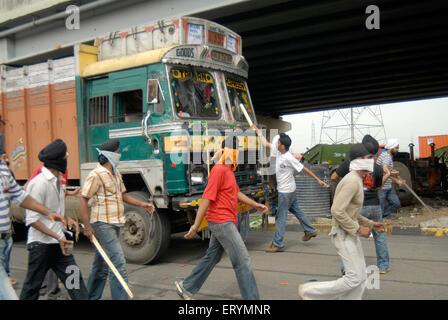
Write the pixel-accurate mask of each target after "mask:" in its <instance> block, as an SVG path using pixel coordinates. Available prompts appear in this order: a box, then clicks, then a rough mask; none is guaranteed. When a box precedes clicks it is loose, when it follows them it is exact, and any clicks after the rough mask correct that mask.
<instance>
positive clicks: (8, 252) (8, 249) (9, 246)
mask: <svg viewBox="0 0 448 320" xmlns="http://www.w3.org/2000/svg"><path fill="white" fill-rule="evenodd" d="M6 242H7V246H6V249H5V255H6V260H5V271H6V274H7V275H8V277H9V276H10V275H11V272H10V270H9V261H10V260H11V251H12V243H13V242H12V236H11V237H9V239H8V240H6Z"/></svg>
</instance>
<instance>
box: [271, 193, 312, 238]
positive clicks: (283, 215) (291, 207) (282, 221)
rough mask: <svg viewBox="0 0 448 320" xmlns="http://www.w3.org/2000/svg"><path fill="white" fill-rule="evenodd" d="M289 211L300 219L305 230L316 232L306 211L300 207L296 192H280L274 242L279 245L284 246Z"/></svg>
mask: <svg viewBox="0 0 448 320" xmlns="http://www.w3.org/2000/svg"><path fill="white" fill-rule="evenodd" d="M288 211H291V212H292V213H293V214H294V215H295V216H296V218H297V219H299V222H300V224H301V225H302V227H303V229H304V230H305V232H310V233H314V232H316V228H314V227H313V225H312V224H311V222H310V220H308V217H307V216H306V214H305V212H303V211H302V209H300V207H299V203H298V201H297V197H296V193H295V192H290V193H282V192H279V193H278V209H277V215H276V216H275V228H276V230H275V234H274V239H273V240H272V242H273V243H274V244H275V245H276V246H277V247H283V246H284V245H283V237H284V235H285V230H286V220H287V218H288Z"/></svg>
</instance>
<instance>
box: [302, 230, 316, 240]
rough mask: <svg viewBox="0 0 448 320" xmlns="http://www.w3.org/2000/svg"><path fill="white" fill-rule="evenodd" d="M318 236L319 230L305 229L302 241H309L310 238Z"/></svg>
mask: <svg viewBox="0 0 448 320" xmlns="http://www.w3.org/2000/svg"><path fill="white" fill-rule="evenodd" d="M316 236H317V232H312V233H311V232H306V231H305V235H304V236H303V238H302V241H308V240H310V239H311V238H314V237H316Z"/></svg>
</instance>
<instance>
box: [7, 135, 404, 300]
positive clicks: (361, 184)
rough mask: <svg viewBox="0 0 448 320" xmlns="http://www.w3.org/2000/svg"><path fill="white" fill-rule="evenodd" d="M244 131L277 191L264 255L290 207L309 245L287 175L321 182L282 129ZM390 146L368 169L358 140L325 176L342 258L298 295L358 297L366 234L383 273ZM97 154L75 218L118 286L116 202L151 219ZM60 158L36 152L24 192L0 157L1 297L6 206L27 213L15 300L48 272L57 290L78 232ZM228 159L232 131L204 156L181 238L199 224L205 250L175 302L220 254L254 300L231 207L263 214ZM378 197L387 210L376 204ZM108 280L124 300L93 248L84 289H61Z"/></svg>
mask: <svg viewBox="0 0 448 320" xmlns="http://www.w3.org/2000/svg"><path fill="white" fill-rule="evenodd" d="M252 129H254V130H255V131H256V132H257V134H258V135H259V136H260V138H261V141H262V143H263V144H264V145H265V146H267V147H269V148H270V149H271V153H270V154H271V160H272V162H271V163H272V165H273V166H274V167H275V176H274V178H275V182H276V183H275V188H276V191H277V192H278V204H277V210H276V215H275V217H276V218H275V224H276V231H275V234H274V237H273V239H272V242H271V244H270V246H269V248H267V249H266V252H268V253H276V252H281V251H283V249H284V246H285V245H284V243H283V238H284V234H285V229H286V228H285V227H286V220H287V214H288V212H289V211H290V212H291V213H293V214H294V216H296V217H297V219H298V220H299V222H300V223H301V225H302V226H303V229H304V232H305V234H304V236H303V238H302V240H303V241H309V240H310V239H312V238H313V237H315V236H316V235H317V231H316V229H315V228H314V227H313V225H312V224H311V222H310V220H309V219H308V217H307V216H306V214H305V213H304V212H303V211H302V210H301V209H300V206H299V203H298V202H297V198H296V196H295V190H296V182H295V179H294V176H295V174H296V173H297V172H302V171H303V172H305V173H307V174H309V175H310V176H311V177H312V178H314V179H315V180H316V182H317V183H318V184H319V185H320V186H322V187H323V188H326V187H329V186H328V185H327V183H326V182H324V181H322V180H321V179H320V178H319V177H317V176H316V175H315V174H314V173H313V172H312V171H311V170H309V169H308V168H306V167H305V166H304V165H303V164H302V163H300V162H299V161H298V160H297V159H296V158H295V157H294V156H293V155H292V154H291V152H290V151H289V149H290V146H291V143H292V142H291V139H290V137H289V136H288V135H286V134H284V133H282V134H280V135H277V136H275V137H274V138H273V140H272V142H268V141H267V140H266V139H265V138H264V137H263V136H262V135H261V134H260V130H259V129H258V128H257V127H256V126H252ZM398 147H399V146H398V141H396V140H394V139H392V140H390V141H389V142H388V144H387V146H386V149H387V150H386V151H385V152H382V153H381V155H380V156H379V158H378V160H377V163H376V164H375V161H374V158H375V157H377V153H378V150H379V145H378V142H377V141H376V140H375V139H374V138H372V137H371V136H366V137H364V139H363V141H362V143H361V144H356V145H354V146H353V147H352V149H351V150H350V157H349V159H347V160H346V162H344V163H343V164H342V165H341V166H340V167H339V168H338V170H337V171H336V172H335V173H334V174H333V175H332V177H331V179H332V180H333V181H337V182H339V183H338V185H337V188H336V191H335V195H334V200H333V205H332V208H331V214H332V225H333V227H332V229H331V232H330V238H331V241H332V242H333V244H334V246H335V248H336V251H337V253H338V254H339V256H340V257H341V271H342V277H341V278H340V279H337V280H335V281H326V282H310V283H305V284H302V285H300V286H299V296H300V297H301V298H302V299H361V298H362V295H363V292H364V289H365V286H366V265H365V259H364V254H363V250H362V246H361V242H360V239H359V237H360V236H362V237H369V236H370V234H371V232H372V233H373V237H374V240H375V246H376V250H377V257H378V268H379V269H380V272H381V273H387V272H388V271H389V268H390V265H389V254H388V250H387V244H386V238H385V233H384V231H385V225H384V224H383V222H382V218H383V217H384V216H387V215H388V214H390V213H391V212H393V211H394V210H396V209H397V208H398V207H399V200H398V201H397V195H396V193H395V191H394V188H393V186H392V181H395V182H397V183H402V181H401V180H400V179H399V176H398V174H397V172H395V171H393V161H392V159H393V155H394V154H395V153H396V152H397V151H398ZM97 151H98V154H99V156H98V165H97V167H96V168H95V169H94V170H92V171H91V172H90V174H89V175H88V176H87V178H86V180H85V181H84V184H83V186H82V188H81V190H80V194H79V197H80V218H81V222H82V225H83V228H84V235H85V236H86V237H87V238H89V239H90V240H91V241H92V238H93V237H95V238H96V239H98V242H99V243H100V244H101V246H102V248H103V249H104V251H105V253H106V254H107V255H108V256H109V257H110V259H111V262H112V263H113V265H114V266H115V267H116V269H117V270H118V272H119V273H120V275H121V277H122V278H123V279H124V281H125V282H127V281H128V277H127V273H126V260H125V257H124V253H123V249H122V247H121V244H120V240H119V233H120V228H121V227H122V226H123V225H124V223H125V219H126V217H125V212H124V202H126V203H128V204H131V205H134V206H139V207H141V208H143V209H144V210H146V211H147V212H148V214H153V213H154V212H155V207H154V205H153V204H152V203H149V202H144V201H141V200H138V199H136V198H134V197H132V196H131V195H130V194H129V193H127V191H126V187H125V185H124V183H123V180H122V176H121V174H120V172H119V170H118V169H117V166H118V164H119V162H120V157H121V153H120V143H119V140H118V139H112V140H108V141H105V142H104V143H103V144H102V145H101V146H100V147H99V148H98V149H97ZM0 152H3V153H4V151H1V150H0ZM68 156H69V153H68V152H67V146H66V144H65V143H64V141H62V140H60V139H57V140H55V141H53V142H52V143H50V144H49V145H48V146H46V147H45V148H43V149H42V150H41V152H40V153H39V160H40V161H41V162H42V163H43V166H42V167H41V168H39V169H38V170H37V171H36V172H35V174H34V175H33V177H32V179H30V180H29V181H28V183H27V185H26V190H24V189H23V188H21V187H20V186H19V185H18V184H17V183H16V181H15V179H14V177H13V174H12V172H11V171H10V170H9V169H8V164H7V161H6V160H4V159H3V158H2V159H3V160H2V161H1V162H0V183H1V186H0V189H1V195H0V300H14V299H18V297H17V294H16V292H15V290H14V288H13V286H12V281H11V280H10V278H9V275H8V273H7V269H6V262H7V261H8V259H9V254H10V247H11V218H10V210H9V207H10V202H11V201H12V202H13V203H15V204H16V205H19V206H21V207H23V208H25V209H26V215H25V217H26V218H25V224H26V226H28V227H29V229H28V237H27V249H28V252H29V257H28V268H27V274H26V278H25V281H24V284H23V288H22V291H21V293H20V299H23V300H29V299H38V298H39V291H40V290H41V288H42V284H43V283H44V281H45V279H46V277H48V276H49V275H50V274H51V273H50V272H52V273H53V277H54V279H55V281H56V285H57V281H58V279H59V280H61V281H62V283H63V284H64V285H65V284H66V282H67V281H66V280H67V277H68V274H67V273H66V270H67V267H69V266H76V261H75V259H74V257H73V255H72V248H73V241H74V239H76V238H77V237H78V234H79V233H80V228H79V224H78V223H77V222H75V221H73V220H72V219H70V218H69V217H67V216H66V215H65V197H66V195H67V191H66V188H65V184H64V180H65V183H66V178H65V179H64V178H63V177H64V175H65V177H66V174H67V159H68ZM237 159H238V138H237V137H236V136H232V135H231V136H228V137H227V138H226V140H225V141H224V142H223V144H222V150H221V151H220V152H218V153H217V154H216V155H215V159H213V160H215V162H216V164H215V165H214V166H213V168H212V170H211V172H210V176H209V179H208V183H207V187H206V189H205V191H204V193H203V195H202V198H203V201H202V202H201V204H200V206H199V209H198V211H197V214H196V218H195V221H194V223H193V225H192V226H191V228H190V230H189V231H188V233H187V234H186V235H185V238H186V239H192V238H194V237H195V236H196V233H197V232H198V228H199V226H200V224H201V222H202V220H203V219H204V217H205V218H206V220H207V223H208V227H209V229H210V230H211V238H210V241H209V247H208V249H207V251H206V253H205V255H204V257H203V258H202V259H201V260H200V261H199V263H198V264H197V265H196V267H195V268H194V269H193V271H192V272H191V274H190V275H189V276H187V277H186V278H185V279H183V280H180V281H176V282H175V288H176V290H177V292H178V294H179V296H180V297H182V298H183V299H192V298H193V296H194V295H195V294H196V293H197V292H198V291H199V290H200V289H201V287H202V285H203V284H204V282H205V281H206V280H207V278H208V276H209V275H210V273H211V272H212V271H213V269H214V267H215V266H216V264H217V263H218V262H219V261H220V259H221V257H222V255H223V253H224V252H226V253H227V255H228V257H229V259H230V260H231V262H232V266H233V269H234V271H235V275H236V278H237V282H238V285H239V289H240V292H241V296H242V298H243V299H248V300H258V299H260V293H259V291H258V287H257V283H256V278H255V275H254V273H253V272H252V269H251V265H250V254H249V252H248V250H247V248H246V246H245V244H244V241H243V240H242V238H241V235H240V233H239V232H238V229H237V210H238V209H237V208H238V202H243V203H245V204H247V205H249V206H251V207H253V208H255V209H256V210H258V211H260V212H262V213H263V214H266V213H267V212H268V208H267V207H266V206H265V205H264V204H260V203H257V202H255V201H254V200H252V199H250V198H248V197H247V196H245V195H244V194H243V193H242V192H241V191H240V189H239V187H238V184H237V182H236V179H235V175H234V171H235V170H236V166H237ZM391 179H392V181H391ZM386 200H387V202H388V203H390V205H389V206H386V205H385V203H386ZM89 202H90V203H89ZM69 230H71V232H70V231H69ZM8 250H9V251H8ZM108 278H109V281H110V290H111V297H112V299H114V300H125V299H127V298H128V293H127V292H126V290H125V288H123V286H122V283H120V281H119V279H118V278H117V277H116V276H115V274H113V273H111V272H110V270H109V267H108V265H107V264H106V262H105V261H104V259H103V257H102V256H101V255H100V254H99V252H98V251H96V253H95V257H94V260H93V264H92V268H91V272H90V275H89V276H88V278H87V282H86V283H84V279H83V276H82V274H81V273H79V285H77V286H66V289H67V291H68V294H69V295H70V298H71V299H79V300H86V299H89V300H97V299H101V297H102V294H103V291H104V287H105V285H106V283H107V280H108Z"/></svg>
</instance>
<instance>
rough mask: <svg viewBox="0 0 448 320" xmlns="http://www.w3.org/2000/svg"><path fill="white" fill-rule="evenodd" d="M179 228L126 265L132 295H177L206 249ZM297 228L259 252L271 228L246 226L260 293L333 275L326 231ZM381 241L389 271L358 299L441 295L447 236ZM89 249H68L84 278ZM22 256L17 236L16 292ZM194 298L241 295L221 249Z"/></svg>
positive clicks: (371, 252) (368, 252)
mask: <svg viewBox="0 0 448 320" xmlns="http://www.w3.org/2000/svg"><path fill="white" fill-rule="evenodd" d="M182 235H183V234H175V235H173V236H172V242H171V246H170V249H169V251H168V253H167V254H166V255H165V256H164V257H162V259H161V260H159V262H158V263H157V264H154V265H135V264H128V265H127V271H128V275H129V281H130V287H131V290H132V291H133V293H134V295H135V299H138V300H148V299H150V300H153V299H155V300H179V297H178V296H177V294H176V291H175V287H174V285H173V282H174V281H175V280H176V279H177V278H180V277H186V276H187V275H188V274H189V273H190V272H191V271H192V269H193V268H194V266H195V265H196V264H197V262H198V261H199V259H200V258H201V257H202V256H203V255H204V253H205V250H206V249H207V242H204V241H202V240H199V239H198V240H185V239H183V237H182ZM302 235H303V233H302V232H298V231H287V233H286V236H285V240H286V249H285V252H281V253H266V252H265V249H266V248H267V247H268V246H269V244H270V242H271V239H272V236H273V231H257V232H253V231H251V232H250V234H249V237H248V239H247V242H246V245H247V247H248V249H249V252H250V255H251V259H252V268H253V271H254V273H255V277H256V280H257V284H258V288H259V291H260V296H261V299H266V300H296V299H299V297H298V295H297V286H298V284H300V283H303V282H306V281H308V280H318V281H326V280H334V279H336V278H338V277H340V271H339V258H338V256H337V254H336V251H335V248H334V247H333V245H332V244H331V242H330V239H329V237H328V235H326V234H319V235H318V236H317V237H316V238H313V239H312V240H310V241H309V242H302V241H301V237H302ZM362 241H363V247H364V253H365V256H366V262H367V265H375V263H376V255H375V248H374V244H373V240H372V239H363V240H362ZM387 241H388V246H389V253H390V256H391V271H390V272H389V273H388V274H386V275H381V276H380V282H379V285H380V288H379V289H368V290H366V291H365V293H364V299H366V300H373V299H384V300H397V299H405V300H408V299H409V300H413V299H419V300H420V299H423V300H426V299H431V300H432V299H435V300H442V299H448V250H447V249H448V237H443V238H435V237H429V236H409V235H406V236H398V235H390V236H388V238H387ZM93 253H94V249H93V246H92V245H91V244H90V243H89V242H88V240H87V239H85V238H84V237H82V238H81V240H80V242H79V243H78V244H77V245H76V246H75V250H74V255H75V259H76V261H77V263H78V265H79V266H80V268H81V272H82V274H83V277H84V278H85V279H87V277H88V275H89V271H90V267H91V264H92V260H93ZM27 261H28V253H27V251H26V247H25V241H24V240H20V239H19V240H18V241H16V242H15V243H14V247H13V251H12V256H11V270H12V275H13V277H14V278H15V279H16V280H17V281H18V284H17V285H16V286H15V289H16V291H17V293H18V294H20V291H21V288H22V284H23V281H24V278H25V274H26V269H27ZM64 291H65V290H64ZM64 291H63V294H62V295H61V297H62V299H63V298H64V295H65V293H64ZM41 298H42V299H45V297H41ZM103 299H105V300H109V299H110V291H109V286H107V287H106V289H105V290H104V294H103ZM195 299H199V300H221V299H229V300H234V299H235V300H237V299H241V296H240V293H239V289H238V285H237V282H236V278H235V275H234V272H233V269H232V266H231V263H230V260H229V259H228V257H227V256H226V255H225V256H224V257H223V259H222V261H221V262H220V263H219V264H218V265H217V266H216V268H215V270H214V271H213V272H212V274H211V275H210V277H209V279H208V280H207V281H206V283H205V284H204V286H203V287H202V289H201V290H200V292H199V293H198V294H197V295H196V296H195Z"/></svg>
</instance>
